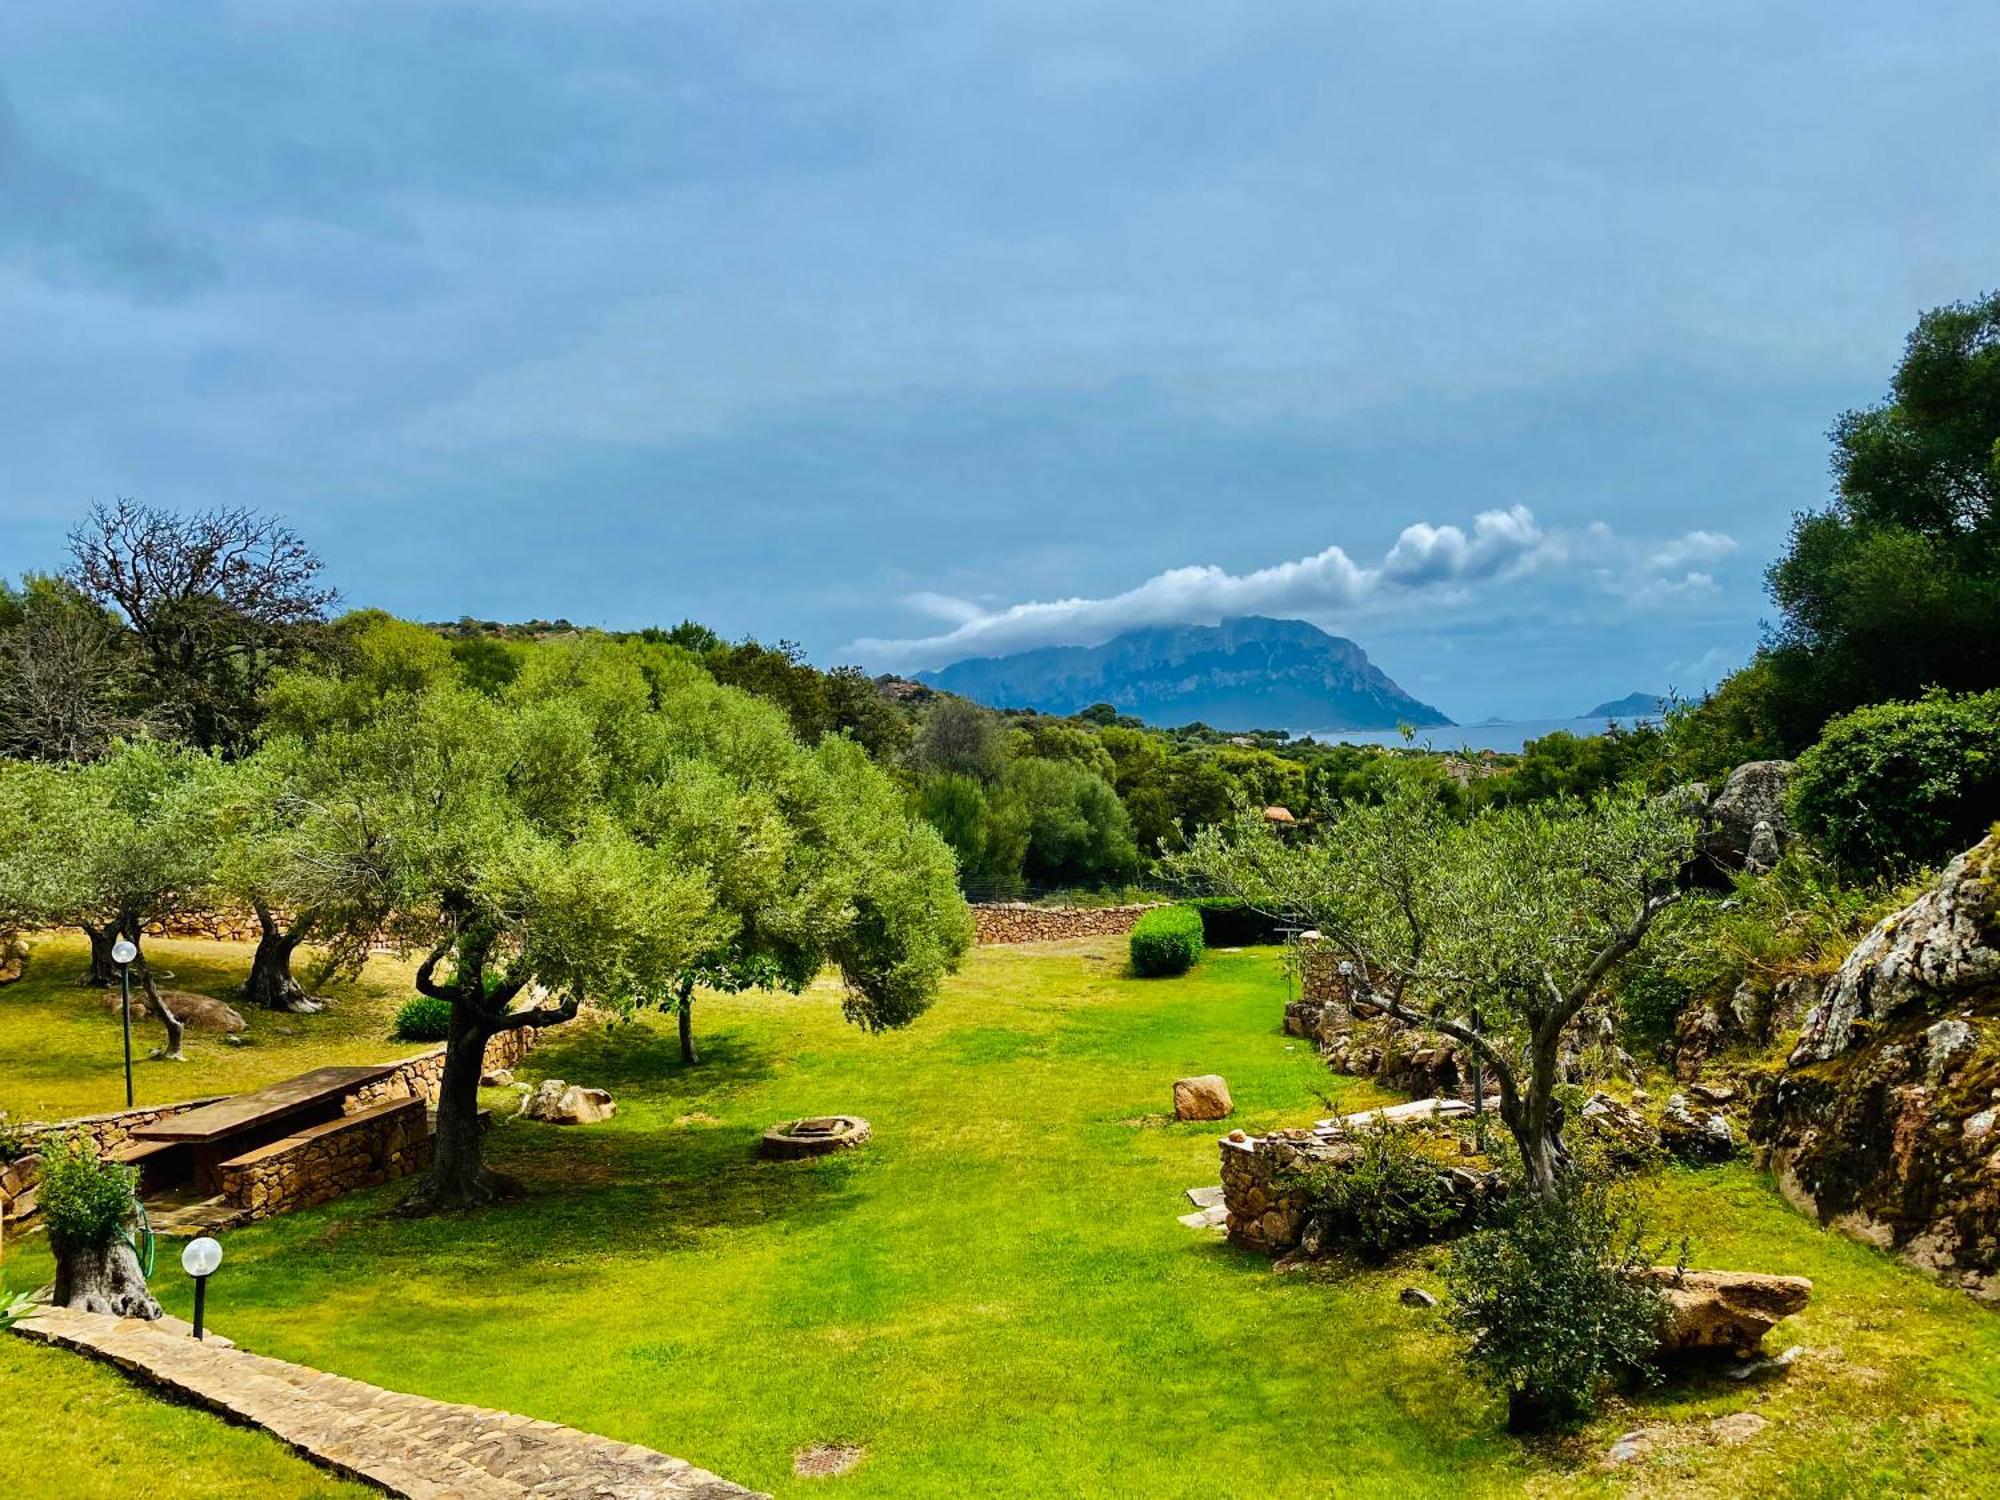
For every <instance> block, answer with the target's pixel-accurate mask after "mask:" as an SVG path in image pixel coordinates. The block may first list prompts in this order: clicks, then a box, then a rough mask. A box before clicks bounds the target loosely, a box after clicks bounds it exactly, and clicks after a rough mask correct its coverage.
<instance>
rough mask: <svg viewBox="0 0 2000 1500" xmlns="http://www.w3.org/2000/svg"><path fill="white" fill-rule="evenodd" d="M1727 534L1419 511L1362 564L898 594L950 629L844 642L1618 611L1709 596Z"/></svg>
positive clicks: (880, 649)
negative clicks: (1133, 582)
mask: <svg viewBox="0 0 2000 1500" xmlns="http://www.w3.org/2000/svg"><path fill="white" fill-rule="evenodd" d="M1735 548H1736V542H1735V540H1734V539H1733V538H1732V537H1729V536H1727V535H1725V534H1723V533H1721V532H1716V531H1704V530H1696V531H1689V532H1685V533H1682V534H1681V535H1679V536H1673V537H1667V538H1664V539H1661V540H1657V541H1643V540H1638V539H1634V538H1629V537H1624V536H1621V535H1620V534H1619V533H1618V532H1616V531H1615V530H1613V529H1612V528H1611V527H1610V526H1608V525H1605V524H1604V523H1602V522H1598V523H1593V524H1592V525H1590V526H1587V527H1585V528H1583V529H1582V530H1580V531H1568V530H1564V529H1562V528H1559V527H1544V526H1542V525H1541V524H1540V523H1539V522H1537V521H1536V519H1535V515H1534V512H1533V511H1531V510H1529V509H1528V507H1527V506H1525V505H1515V506H1510V507H1509V508H1507V509H1505V510H1487V511H1481V512H1480V513H1479V514H1478V515H1476V516H1474V517H1473V518H1472V521H1471V523H1470V524H1469V525H1467V526H1460V525H1457V524H1455V523H1449V522H1447V523H1445V524H1441V525H1440V524H1433V523H1431V522H1428V521H1416V522H1412V523H1411V524H1410V525H1408V526H1406V527H1404V528H1403V531H1402V533H1401V535H1399V536H1398V537H1397V538H1396V541H1395V544H1394V545H1393V546H1391V547H1390V548H1389V550H1388V551H1387V552H1386V553H1385V554H1383V556H1382V557H1380V558H1379V559H1377V560H1376V561H1374V562H1372V563H1359V562H1356V561H1355V560H1354V559H1353V558H1352V557H1351V556H1349V555H1348V553H1347V551H1346V550H1345V549H1344V548H1342V547H1340V546H1338V545H1334V546H1329V547H1326V548H1324V549H1323V550H1321V551H1319V552H1316V553H1314V554H1312V555H1311V556H1309V557H1302V558H1297V559H1294V560H1291V561H1287V562H1280V563H1274V564H1272V565H1270V566H1268V567H1262V568H1257V569H1254V570H1252V571H1250V572H1245V573H1232V572H1230V571H1228V570H1227V569H1225V568H1221V567H1217V566H1215V565H1214V564H1200V565H1193V566H1187V567H1177V568H1169V569H1167V570H1166V571H1165V572H1162V573H1157V574H1155V575H1154V576H1153V577H1151V578H1148V579H1147V580H1146V581H1145V582H1143V583H1141V584H1138V585H1137V586H1135V587H1133V588H1129V589H1126V590H1124V591H1123V592H1120V593H1116V594H1111V595H1107V596H1104V597H1101V598H1068V599H1050V600H1030V601H1026V602H1023V603H1017V604H1006V605H984V604H981V603H979V602H976V601H974V600H969V599H961V598H956V597H953V596H951V595H948V594H942V593H938V592H935V591H931V590H920V591H917V592H914V593H911V594H909V595H907V596H906V597H905V599H904V603H905V604H906V605H908V606H909V607H910V608H912V609H914V610H916V611H918V612H919V613H922V614H925V615H928V616H930V617H932V618H934V619H938V620H941V621H944V622H946V623H948V624H949V625H950V626H951V628H950V629H949V630H945V631H940V632H937V633H935V634H931V635H922V636H913V637H907V638H903V639H863V640H858V641H855V642H854V643H853V644H852V645H851V646H850V647H849V648H848V649H849V650H850V652H852V653H853V654H854V655H857V656H859V657H860V658H861V659H862V660H863V661H865V662H867V663H869V664H870V665H871V666H880V667H883V668H887V669H894V670H899V671H900V670H909V669H913V668H920V667H937V666H942V665H944V664H946V663H949V662H954V661H959V660H963V659H965V658H967V657H974V656H997V655H1004V654H1006V653H1009V652H1014V651H1024V650H1029V649H1032V648H1034V647H1038V646H1059V645H1077V646H1093V645H1097V644H1099V643H1101V642H1103V641H1106V640H1109V639H1110V638H1111V637H1112V636H1115V635H1118V634H1119V633H1121V632H1123V631H1127V630H1132V629H1135V628H1137V627H1140V626H1148V625H1180V624H1190V625H1212V624H1214V623H1216V622H1217V621H1220V620H1224V619H1228V618H1230V617H1232V616H1239V615H1265V616H1271V617H1275V618H1281V619H1303V620H1309V621H1311V622H1312V623H1313V624H1315V625H1322V626H1328V627H1332V626H1334V625H1340V626H1342V627H1343V628H1348V627H1354V626H1356V624H1357V622H1365V621H1367V620H1369V619H1371V618H1373V619H1378V620H1379V619H1385V618H1392V617H1408V616H1410V615H1412V614H1416V613H1420V612H1423V611H1437V610H1440V609H1464V608H1467V607H1471V606H1475V605H1476V604H1477V603H1478V602H1479V601H1480V600H1482V599H1483V598H1486V597H1488V596H1491V595H1493V594H1497V593H1501V592H1503V591H1512V592H1518V593H1522V594H1531V593H1534V592H1538V591H1539V592H1562V591H1567V592H1571V593H1574V592H1578V591H1585V592H1594V593H1597V594H1599V595H1601V596H1603V598H1604V599H1605V600H1606V601H1607V602H1612V603H1615V604H1616V605H1618V606H1620V607H1624V608H1638V609H1645V608H1656V607H1660V606H1663V605H1665V604H1667V603H1669V602H1670V601H1673V600H1675V599H1679V598H1685V597H1688V596H1693V595H1702V594H1709V593H1713V592H1714V591H1715V588H1716V584H1715V580H1714V577H1713V575H1712V574H1711V573H1710V572H1709V571H1708V569H1709V568H1710V567H1712V566H1713V565H1714V564H1715V563H1716V562H1718V561H1720V560H1721V559H1722V558H1724V557H1727V556H1728V555H1729V554H1730V553H1731V552H1733V551H1734V550H1735Z"/></svg>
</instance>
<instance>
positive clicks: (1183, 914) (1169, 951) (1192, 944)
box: [1132, 906, 1202, 979]
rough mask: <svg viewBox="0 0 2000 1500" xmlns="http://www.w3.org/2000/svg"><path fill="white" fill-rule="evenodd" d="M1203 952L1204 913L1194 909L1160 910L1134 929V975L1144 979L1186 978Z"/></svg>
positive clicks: (1150, 914) (1154, 910) (1186, 907)
mask: <svg viewBox="0 0 2000 1500" xmlns="http://www.w3.org/2000/svg"><path fill="white" fill-rule="evenodd" d="M1201 952H1202V948H1201V913H1200V912H1198V911H1196V910H1195V909H1194V908H1193V907H1191V906H1157V907H1155V908H1153V910H1151V911H1149V912H1147V913H1145V914H1144V915H1143V916H1141V917H1140V918H1139V921H1138V923H1137V925H1135V926H1134V927H1133V929H1132V972H1133V973H1134V974H1137V975H1138V976H1139V977H1140V978H1142V979H1159V978H1164V977H1165V976H1167V975H1170V974H1185V973H1187V971H1188V970H1189V969H1192V968H1193V967H1194V966H1195V964H1196V963H1197V962H1199V961H1200V959H1201Z"/></svg>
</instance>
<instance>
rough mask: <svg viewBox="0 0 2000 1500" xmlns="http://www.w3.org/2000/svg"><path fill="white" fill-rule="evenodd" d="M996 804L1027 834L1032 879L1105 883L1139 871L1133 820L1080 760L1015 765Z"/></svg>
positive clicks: (1024, 864) (1026, 860)
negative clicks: (1079, 762)
mask: <svg viewBox="0 0 2000 1500" xmlns="http://www.w3.org/2000/svg"><path fill="white" fill-rule="evenodd" d="M993 802H994V806H995V808H996V809H997V810H998V813H999V815H1000V817H1001V818H1002V819H1003V820H1005V821H1008V822H1010V823H1014V824H1018V826H1019V827H1020V828H1021V829H1022V830H1023V831H1024V833H1025V835H1026V838H1025V843H1024V846H1023V848H1022V851H1021V872H1022V874H1023V875H1025V876H1026V877H1027V878H1028V879H1029V880H1032V881H1036V882H1038V883H1042V884H1050V883H1055V882H1072V883H1076V884H1082V885H1103V884H1110V883H1114V882H1118V881H1123V880H1129V879H1130V878H1131V877H1132V876H1133V875H1134V874H1136V873H1137V871H1138V867H1139V850H1138V846H1137V845H1136V844H1135V843H1134V842H1133V840H1132V822H1131V819H1130V818H1129V817H1127V815H1126V812H1125V809H1124V807H1123V805H1121V804H1120V802H1119V801H1118V794H1117V793H1116V792H1114V791H1113V790H1112V789H1111V785H1110V783H1109V782H1107V781H1105V780H1104V779H1103V778H1102V777H1101V776H1098V775H1096V774H1094V773H1093V772H1091V771H1089V770H1086V769H1085V768H1084V767H1083V766H1081V765H1078V764H1076V763H1075V762H1072V761H1055V760H1039V759H1033V758H1030V759H1027V760H1017V761H1013V762H1011V763H1010V764H1009V765H1008V767H1007V770H1006V774H1005V776H1004V777H1003V778H1002V780H1001V783H1000V787H999V790H998V791H997V793H996V794H995V796H994V798H993Z"/></svg>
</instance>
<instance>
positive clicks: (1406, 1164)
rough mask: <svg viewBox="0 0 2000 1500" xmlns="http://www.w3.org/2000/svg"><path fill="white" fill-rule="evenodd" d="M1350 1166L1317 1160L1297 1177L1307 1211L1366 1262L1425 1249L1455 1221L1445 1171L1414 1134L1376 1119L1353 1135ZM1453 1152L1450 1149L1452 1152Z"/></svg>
mask: <svg viewBox="0 0 2000 1500" xmlns="http://www.w3.org/2000/svg"><path fill="white" fill-rule="evenodd" d="M1356 1144H1357V1145H1358V1146H1359V1147H1360V1151H1361V1154H1360V1156H1359V1157H1358V1158H1356V1159H1355V1160H1354V1161H1352V1162H1346V1163H1336V1162H1318V1163H1315V1164H1313V1165H1312V1166H1310V1167H1308V1168H1307V1169H1305V1170H1304V1171H1302V1172H1300V1173H1299V1174H1298V1182H1297V1184H1296V1185H1297V1186H1298V1187H1301V1188H1303V1189H1304V1190H1305V1193H1306V1200H1307V1213H1308V1214H1309V1215H1311V1216H1313V1217H1316V1218H1319V1219H1320V1220H1321V1221H1322V1222H1323V1223H1324V1224H1325V1226H1326V1227H1327V1228H1328V1229H1329V1230H1330V1231H1332V1232H1333V1233H1334V1234H1335V1235H1337V1236H1338V1237H1340V1239H1341V1240H1343V1241H1344V1242H1346V1243H1350V1244H1352V1245H1353V1246H1354V1247H1355V1249H1356V1250H1358V1251H1359V1252H1360V1253H1361V1255H1362V1256H1363V1257H1364V1258H1365V1259H1368V1260H1375V1261H1381V1260H1386V1259H1388V1258H1389V1257H1390V1256H1391V1255H1393V1254H1394V1253H1395V1252H1396V1251H1398V1250H1402V1249H1405V1248H1407V1247H1409V1246H1411V1245H1424V1244H1429V1243H1430V1242H1431V1241H1433V1240H1435V1239H1436V1238H1437V1237H1438V1235H1439V1233H1440V1232H1441V1231H1443V1230H1445V1229H1446V1228H1448V1227H1450V1225H1451V1224H1452V1223H1453V1222H1454V1221H1455V1220H1456V1219H1457V1218H1458V1217H1459V1205H1458V1201H1457V1200H1456V1199H1455V1198H1454V1197H1453V1196H1452V1194H1451V1190H1450V1189H1449V1188H1448V1187H1447V1186H1446V1185H1445V1179H1444V1172H1443V1169H1442V1168H1441V1167H1440V1166H1439V1164H1438V1163H1437V1161H1436V1160H1434V1159H1433V1158H1432V1157H1431V1156H1429V1155H1428V1154H1426V1153H1425V1151H1424V1150H1423V1148H1422V1146H1421V1145H1420V1143H1419V1141H1418V1139H1417V1133H1416V1132H1414V1131H1411V1130H1407V1129H1401V1128H1398V1127H1396V1126H1394V1125H1392V1124H1390V1123H1389V1121H1387V1120H1386V1119H1383V1118H1381V1117H1379V1116H1378V1117H1377V1119H1376V1121H1375V1128H1374V1129H1372V1130H1364V1131H1362V1132H1360V1133H1359V1135H1358V1136H1357V1138H1356ZM1455 1149H1456V1147H1455V1146H1454V1150H1455Z"/></svg>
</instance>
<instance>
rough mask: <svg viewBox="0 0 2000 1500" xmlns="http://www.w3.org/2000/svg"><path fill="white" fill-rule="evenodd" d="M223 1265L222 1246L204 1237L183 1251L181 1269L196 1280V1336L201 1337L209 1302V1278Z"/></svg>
mask: <svg viewBox="0 0 2000 1500" xmlns="http://www.w3.org/2000/svg"><path fill="white" fill-rule="evenodd" d="M221 1264H222V1246H221V1245H219V1244H217V1243H216V1242H215V1241H214V1240H212V1239H210V1238H209V1237H208V1236H207V1235H203V1236H202V1237H201V1238H200V1239H195V1240H189V1241H188V1242H187V1248H186V1249H185V1250H183V1251H181V1269H182V1270H183V1271H185V1272H187V1273H188V1275H190V1276H192V1277H193V1278H194V1336H195V1337H196V1338H200V1337H201V1318H202V1314H203V1312H205V1311H206V1310H207V1309H206V1306H205V1304H206V1302H207V1300H208V1278H209V1277H211V1276H213V1275H214V1274H215V1268H216V1267H217V1266H219V1265H221Z"/></svg>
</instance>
